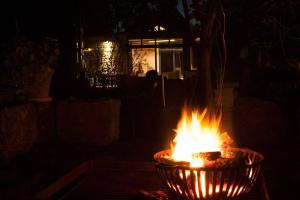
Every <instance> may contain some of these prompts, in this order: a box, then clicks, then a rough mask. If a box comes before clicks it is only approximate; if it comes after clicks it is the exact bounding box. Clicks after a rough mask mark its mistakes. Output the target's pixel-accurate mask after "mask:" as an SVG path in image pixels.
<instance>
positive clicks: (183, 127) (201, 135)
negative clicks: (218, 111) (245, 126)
mask: <svg viewBox="0 0 300 200" xmlns="http://www.w3.org/2000/svg"><path fill="white" fill-rule="evenodd" d="M190 113H191V114H190ZM220 121H221V116H219V117H215V116H213V117H210V116H209V115H207V109H205V110H204V111H203V112H199V111H197V110H194V111H192V112H188V111H187V109H185V110H184V111H183V115H182V119H181V120H180V121H179V123H178V126H177V129H176V130H175V131H176V133H177V135H176V137H175V138H174V140H173V144H172V146H171V149H172V158H173V159H174V160H176V161H187V162H189V163H190V166H191V167H203V166H204V160H203V159H202V158H199V157H195V156H193V155H195V154H197V153H201V152H216V151H218V152H221V154H222V152H223V150H224V149H225V148H226V147H228V146H230V145H231V144H232V143H233V140H232V139H231V138H230V137H229V135H228V134H227V133H226V132H224V133H220V130H219V125H220Z"/></svg>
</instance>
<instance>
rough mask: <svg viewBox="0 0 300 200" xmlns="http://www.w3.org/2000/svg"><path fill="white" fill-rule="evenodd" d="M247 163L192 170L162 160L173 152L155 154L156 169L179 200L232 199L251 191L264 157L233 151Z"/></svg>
mask: <svg viewBox="0 0 300 200" xmlns="http://www.w3.org/2000/svg"><path fill="white" fill-rule="evenodd" d="M231 150H232V152H235V153H236V152H237V153H241V155H242V159H243V161H244V163H241V164H239V165H237V164H232V165H230V164H228V165H226V164H225V166H221V167H219V166H217V167H213V166H212V167H190V166H187V165H185V164H184V163H180V162H179V163H176V162H174V163H173V164H172V163H171V162H170V163H166V162H164V161H162V158H166V157H170V150H165V151H160V152H158V153H156V154H155V155H154V159H155V160H156V165H155V166H156V170H157V172H158V174H159V175H160V177H161V178H162V180H163V181H164V182H165V184H166V186H167V187H168V189H169V190H170V191H171V192H172V193H173V194H174V196H176V197H177V198H178V199H213V200H216V199H230V198H233V197H236V196H238V195H240V194H242V193H246V192H248V191H250V189H251V187H252V186H253V185H254V183H255V181H256V180H257V177H258V174H259V172H260V168H261V165H260V164H261V161H262V160H263V156H262V155H261V154H259V153H257V152H254V151H252V150H248V149H239V148H233V149H231Z"/></svg>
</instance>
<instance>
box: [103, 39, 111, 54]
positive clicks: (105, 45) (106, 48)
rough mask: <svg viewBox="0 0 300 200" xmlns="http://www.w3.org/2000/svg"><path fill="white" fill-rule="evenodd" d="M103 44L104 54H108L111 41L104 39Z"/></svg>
mask: <svg viewBox="0 0 300 200" xmlns="http://www.w3.org/2000/svg"><path fill="white" fill-rule="evenodd" d="M102 45H103V52H104V54H105V55H106V56H110V55H111V53H112V46H113V43H112V42H111V41H105V42H103V43H102Z"/></svg>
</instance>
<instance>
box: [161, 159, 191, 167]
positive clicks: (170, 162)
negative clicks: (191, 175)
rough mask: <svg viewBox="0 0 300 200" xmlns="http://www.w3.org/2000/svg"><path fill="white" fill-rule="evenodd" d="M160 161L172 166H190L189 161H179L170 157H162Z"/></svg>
mask: <svg viewBox="0 0 300 200" xmlns="http://www.w3.org/2000/svg"><path fill="white" fill-rule="evenodd" d="M159 163H162V164H164V165H170V166H190V163H189V162H187V161H177V160H174V159H172V158H170V157H161V158H159Z"/></svg>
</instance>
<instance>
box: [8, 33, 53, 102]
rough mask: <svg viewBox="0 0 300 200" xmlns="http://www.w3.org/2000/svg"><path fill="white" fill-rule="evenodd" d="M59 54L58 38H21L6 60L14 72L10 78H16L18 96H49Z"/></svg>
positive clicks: (39, 97) (31, 97)
mask: <svg viewBox="0 0 300 200" xmlns="http://www.w3.org/2000/svg"><path fill="white" fill-rule="evenodd" d="M58 55H59V49H58V46H57V42H56V40H53V39H49V38H47V39H45V40H43V41H41V42H33V41H31V40H24V39H23V40H19V41H18V42H17V43H16V45H15V47H14V49H13V51H12V52H11V53H9V54H8V56H7V58H6V59H5V62H4V65H6V66H8V68H10V70H11V71H12V72H13V73H11V76H12V77H10V78H12V79H14V82H15V85H16V87H17V96H20V95H21V96H22V97H25V98H26V99H42V98H49V89H50V84H51V79H52V75H53V74H54V71H55V68H56V65H57V60H58Z"/></svg>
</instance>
